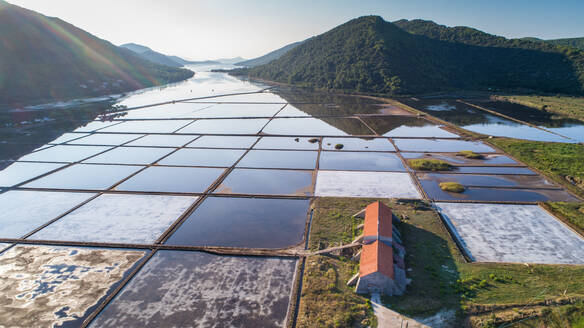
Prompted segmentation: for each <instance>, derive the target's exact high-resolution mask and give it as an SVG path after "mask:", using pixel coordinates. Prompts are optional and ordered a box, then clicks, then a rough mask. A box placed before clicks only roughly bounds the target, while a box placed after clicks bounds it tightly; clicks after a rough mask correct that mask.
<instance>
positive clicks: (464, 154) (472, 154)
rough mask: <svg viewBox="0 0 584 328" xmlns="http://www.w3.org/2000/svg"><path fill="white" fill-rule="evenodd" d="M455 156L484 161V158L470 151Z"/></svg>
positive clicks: (460, 152)
mask: <svg viewBox="0 0 584 328" xmlns="http://www.w3.org/2000/svg"><path fill="white" fill-rule="evenodd" d="M456 156H462V157H466V158H468V159H484V158H485V156H483V155H481V154H477V153H475V152H474V151H472V150H462V151H459V152H458V154H456Z"/></svg>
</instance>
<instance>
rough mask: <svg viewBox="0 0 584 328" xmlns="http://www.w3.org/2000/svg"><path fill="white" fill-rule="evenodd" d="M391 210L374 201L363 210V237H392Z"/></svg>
mask: <svg viewBox="0 0 584 328" xmlns="http://www.w3.org/2000/svg"><path fill="white" fill-rule="evenodd" d="M392 228H393V223H392V214H391V209H390V208H389V207H387V206H386V205H384V204H383V203H381V202H380V201H376V202H375V203H371V204H369V205H368V206H367V208H366V209H365V224H364V226H363V236H364V237H366V236H383V237H387V238H391V237H392V231H393V229H392Z"/></svg>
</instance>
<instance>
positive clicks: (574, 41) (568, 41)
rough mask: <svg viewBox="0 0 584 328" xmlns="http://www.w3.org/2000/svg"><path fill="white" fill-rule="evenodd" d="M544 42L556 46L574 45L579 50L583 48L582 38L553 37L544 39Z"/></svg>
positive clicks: (583, 41)
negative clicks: (552, 38)
mask: <svg viewBox="0 0 584 328" xmlns="http://www.w3.org/2000/svg"><path fill="white" fill-rule="evenodd" d="M544 42H547V43H551V44H555V45H557V46H564V47H574V48H577V49H580V50H584V38H567V39H554V40H544Z"/></svg>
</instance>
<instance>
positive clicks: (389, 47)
mask: <svg viewBox="0 0 584 328" xmlns="http://www.w3.org/2000/svg"><path fill="white" fill-rule="evenodd" d="M235 73H236V74H249V75H250V76H252V77H258V78H263V79H268V80H274V81H279V82H285V83H291V84H296V85H302V86H310V87H316V88H322V89H337V90H347V91H358V92H365V93H377V94H398V93H424V92H435V91H445V90H460V89H473V90H509V89H511V90H516V89H521V90H532V91H539V92H550V93H566V94H582V93H583V92H584V88H583V85H584V52H582V51H578V50H576V49H573V48H563V47H557V46H554V45H550V44H545V43H539V42H532V41H528V40H508V39H505V38H503V37H498V36H494V35H490V34H487V33H484V32H481V31H478V30H475V29H471V28H466V27H456V28H450V27H446V26H441V25H438V24H435V23H433V22H428V21H421V20H415V21H398V22H396V23H395V24H393V23H390V22H386V21H385V20H383V19H382V18H381V17H378V16H366V17H361V18H357V19H354V20H351V21H349V22H347V23H345V24H343V25H340V26H338V27H336V28H334V29H333V30H331V31H329V32H326V33H324V34H321V35H319V36H316V37H314V38H311V39H309V40H307V41H306V42H304V43H303V44H301V45H299V46H297V47H295V48H294V49H292V50H290V51H288V52H287V53H286V54H285V55H283V56H282V57H281V58H279V59H277V60H275V61H272V62H270V63H268V64H266V65H262V66H258V67H254V68H251V69H248V70H239V71H237V72H235Z"/></svg>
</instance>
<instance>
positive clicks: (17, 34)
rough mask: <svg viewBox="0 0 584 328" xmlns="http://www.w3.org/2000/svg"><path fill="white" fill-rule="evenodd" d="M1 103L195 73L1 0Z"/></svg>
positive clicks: (105, 90) (104, 90)
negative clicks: (154, 60) (155, 60)
mask: <svg viewBox="0 0 584 328" xmlns="http://www.w3.org/2000/svg"><path fill="white" fill-rule="evenodd" d="M0 22H2V23H1V28H0V105H4V106H15V105H23V104H32V103H41V102H50V101H55V100H67V99H71V98H82V97H93V96H99V95H105V94H112V93H121V92H126V91H131V90H137V89H141V88H144V87H150V86H155V85H162V84H166V83H169V82H176V81H180V80H184V79H187V78H189V77H191V76H193V74H194V73H193V72H191V71H189V70H185V69H179V68H173V67H168V66H161V65H157V64H154V63H152V62H149V61H147V60H144V59H142V58H140V57H139V56H138V55H136V54H135V53H134V52H132V51H130V50H128V49H124V48H120V47H116V46H115V45H113V44H111V43H109V42H107V41H104V40H101V39H99V38H97V37H95V36H93V35H91V34H89V33H87V32H85V31H83V30H81V29H79V28H77V27H75V26H73V25H71V24H69V23H67V22H64V21H62V20H60V19H58V18H53V17H47V16H44V15H41V14H39V13H36V12H34V11H30V10H27V9H24V8H20V7H17V6H14V5H11V4H9V3H7V2H5V1H2V0H0Z"/></svg>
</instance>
